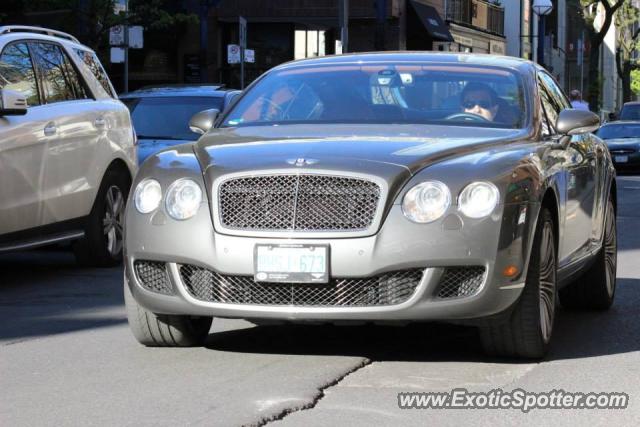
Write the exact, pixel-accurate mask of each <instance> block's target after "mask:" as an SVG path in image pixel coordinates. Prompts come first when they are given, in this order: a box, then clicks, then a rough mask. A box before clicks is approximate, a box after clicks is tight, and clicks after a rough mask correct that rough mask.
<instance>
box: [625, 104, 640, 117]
mask: <svg viewBox="0 0 640 427" xmlns="http://www.w3.org/2000/svg"><path fill="white" fill-rule="evenodd" d="M620 120H640V104H630V105H625V106H624V107H622V111H621V112H620Z"/></svg>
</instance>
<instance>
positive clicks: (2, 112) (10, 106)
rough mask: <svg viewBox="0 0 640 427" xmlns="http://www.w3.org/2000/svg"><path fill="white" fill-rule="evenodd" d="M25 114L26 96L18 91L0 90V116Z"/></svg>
mask: <svg viewBox="0 0 640 427" xmlns="http://www.w3.org/2000/svg"><path fill="white" fill-rule="evenodd" d="M25 114H27V98H25V97H24V95H22V94H21V93H20V92H17V91H15V90H9V89H2V90H0V116H24V115H25Z"/></svg>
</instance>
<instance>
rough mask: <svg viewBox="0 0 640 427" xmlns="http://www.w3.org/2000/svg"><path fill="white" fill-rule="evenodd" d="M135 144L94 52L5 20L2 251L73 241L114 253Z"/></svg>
mask: <svg viewBox="0 0 640 427" xmlns="http://www.w3.org/2000/svg"><path fill="white" fill-rule="evenodd" d="M135 144H136V138H135V134H134V132H133V128H132V125H131V118H130V116H129V111H128V109H127V108H126V107H125V106H124V104H122V103H121V102H120V101H119V100H118V99H117V96H116V93H115V91H114V89H113V87H112V86H111V83H110V82H109V78H108V77H107V74H106V73H105V71H104V69H103V68H102V65H101V64H100V61H99V60H98V58H97V56H96V54H95V52H93V51H92V50H91V49H89V48H87V47H86V46H83V45H82V44H80V43H79V42H78V40H77V39H76V38H75V37H73V36H70V35H69V34H66V33H61V32H58V31H53V30H48V29H43V28H38V27H24V26H4V27H0V253H2V252H7V251H13V250H19V249H25V248H31V247H36V246H41V245H46V244H50V243H58V242H66V241H72V242H74V249H75V253H76V256H77V258H78V260H79V261H80V262H81V263H83V264H89V265H96V266H107V265H113V264H115V263H117V262H118V261H119V260H120V259H121V258H122V223H123V212H124V205H125V201H126V199H127V195H128V193H129V187H130V184H131V178H132V176H133V174H134V172H135V170H136V167H137V166H136V165H137V161H136V149H135Z"/></svg>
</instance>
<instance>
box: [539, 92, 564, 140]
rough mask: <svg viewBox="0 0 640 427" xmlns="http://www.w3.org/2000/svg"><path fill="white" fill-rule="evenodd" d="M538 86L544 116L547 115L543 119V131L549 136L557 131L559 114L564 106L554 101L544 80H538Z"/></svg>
mask: <svg viewBox="0 0 640 427" xmlns="http://www.w3.org/2000/svg"><path fill="white" fill-rule="evenodd" d="M538 87H539V90H540V100H541V101H542V109H543V116H545V115H546V120H544V119H543V121H542V133H543V135H545V136H548V135H552V134H554V133H556V131H555V123H556V120H558V114H560V110H561V109H562V108H561V106H559V105H558V104H557V103H556V102H554V100H553V97H552V96H551V95H550V94H549V92H548V91H547V89H546V87H545V86H544V85H543V84H542V82H538Z"/></svg>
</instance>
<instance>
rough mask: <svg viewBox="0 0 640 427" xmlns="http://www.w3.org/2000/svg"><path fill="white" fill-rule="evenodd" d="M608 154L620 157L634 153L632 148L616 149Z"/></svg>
mask: <svg viewBox="0 0 640 427" xmlns="http://www.w3.org/2000/svg"><path fill="white" fill-rule="evenodd" d="M609 152H610V153H611V154H613V155H621V154H633V153H635V152H636V150H634V149H633V148H616V149H615V150H609Z"/></svg>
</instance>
